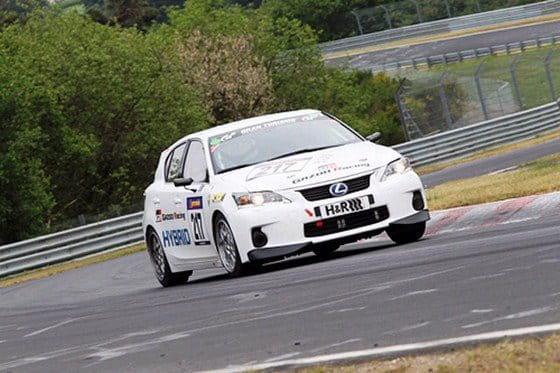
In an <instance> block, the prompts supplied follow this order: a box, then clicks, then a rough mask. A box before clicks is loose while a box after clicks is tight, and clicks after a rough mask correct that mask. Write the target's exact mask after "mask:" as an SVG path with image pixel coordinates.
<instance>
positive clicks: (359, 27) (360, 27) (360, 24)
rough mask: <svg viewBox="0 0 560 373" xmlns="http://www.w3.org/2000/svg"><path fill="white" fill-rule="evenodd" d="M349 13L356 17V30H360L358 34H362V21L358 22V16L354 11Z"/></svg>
mask: <svg viewBox="0 0 560 373" xmlns="http://www.w3.org/2000/svg"><path fill="white" fill-rule="evenodd" d="M350 14H352V15H353V16H354V18H356V23H357V24H358V31H359V32H360V35H363V34H364V29H363V28H362V23H361V22H360V16H359V15H358V13H356V12H355V11H351V12H350Z"/></svg>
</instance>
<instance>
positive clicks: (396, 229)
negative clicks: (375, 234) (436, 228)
mask: <svg viewBox="0 0 560 373" xmlns="http://www.w3.org/2000/svg"><path fill="white" fill-rule="evenodd" d="M425 232H426V222H421V223H416V224H406V225H395V226H390V227H389V228H387V234H388V235H389V237H390V238H391V239H392V240H393V241H394V242H395V243H396V244H397V245H402V244H405V243H410V242H414V241H418V240H419V239H420V238H422V236H423V235H424V233H425Z"/></svg>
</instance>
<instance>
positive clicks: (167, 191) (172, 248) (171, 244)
mask: <svg viewBox="0 0 560 373" xmlns="http://www.w3.org/2000/svg"><path fill="white" fill-rule="evenodd" d="M187 147H188V143H187V142H184V143H182V144H180V145H177V146H176V147H175V149H173V150H172V151H171V153H170V154H169V156H168V158H167V160H166V163H165V170H164V176H165V178H164V181H163V182H162V183H161V185H159V186H158V193H157V196H156V197H155V198H154V204H155V205H154V207H155V222H156V229H157V231H158V234H159V236H160V239H161V243H162V245H163V247H164V249H165V252H166V253H168V254H170V255H172V256H176V255H177V253H182V254H183V255H181V256H184V253H186V252H188V251H187V250H188V248H189V246H190V238H189V237H188V231H185V229H186V227H185V224H186V219H187V217H186V213H185V203H184V202H183V200H182V199H178V198H177V196H176V194H177V187H176V186H175V185H174V184H173V181H174V180H175V179H177V178H180V177H181V173H182V169H183V161H184V158H185V153H186V150H187Z"/></svg>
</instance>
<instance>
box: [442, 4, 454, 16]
mask: <svg viewBox="0 0 560 373" xmlns="http://www.w3.org/2000/svg"><path fill="white" fill-rule="evenodd" d="M444 1H445V10H447V18H452V17H453V16H452V15H451V7H450V6H449V0H444Z"/></svg>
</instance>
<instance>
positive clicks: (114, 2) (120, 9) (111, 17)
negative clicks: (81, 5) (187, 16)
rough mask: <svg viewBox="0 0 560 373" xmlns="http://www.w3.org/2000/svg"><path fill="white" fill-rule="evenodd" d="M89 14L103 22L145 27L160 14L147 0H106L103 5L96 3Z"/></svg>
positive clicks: (89, 10)
mask: <svg viewBox="0 0 560 373" xmlns="http://www.w3.org/2000/svg"><path fill="white" fill-rule="evenodd" d="M88 14H89V15H90V16H91V17H92V18H93V19H94V20H95V21H97V22H99V23H102V24H108V25H114V24H119V25H121V26H123V27H133V26H137V27H139V28H144V27H146V26H148V25H149V24H150V23H151V22H152V21H153V20H154V19H155V18H156V17H157V16H158V10H157V9H156V8H154V7H152V6H150V5H149V4H148V1H147V0H105V4H104V6H103V7H100V6H98V5H94V6H92V7H90V8H89V9H88Z"/></svg>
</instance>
